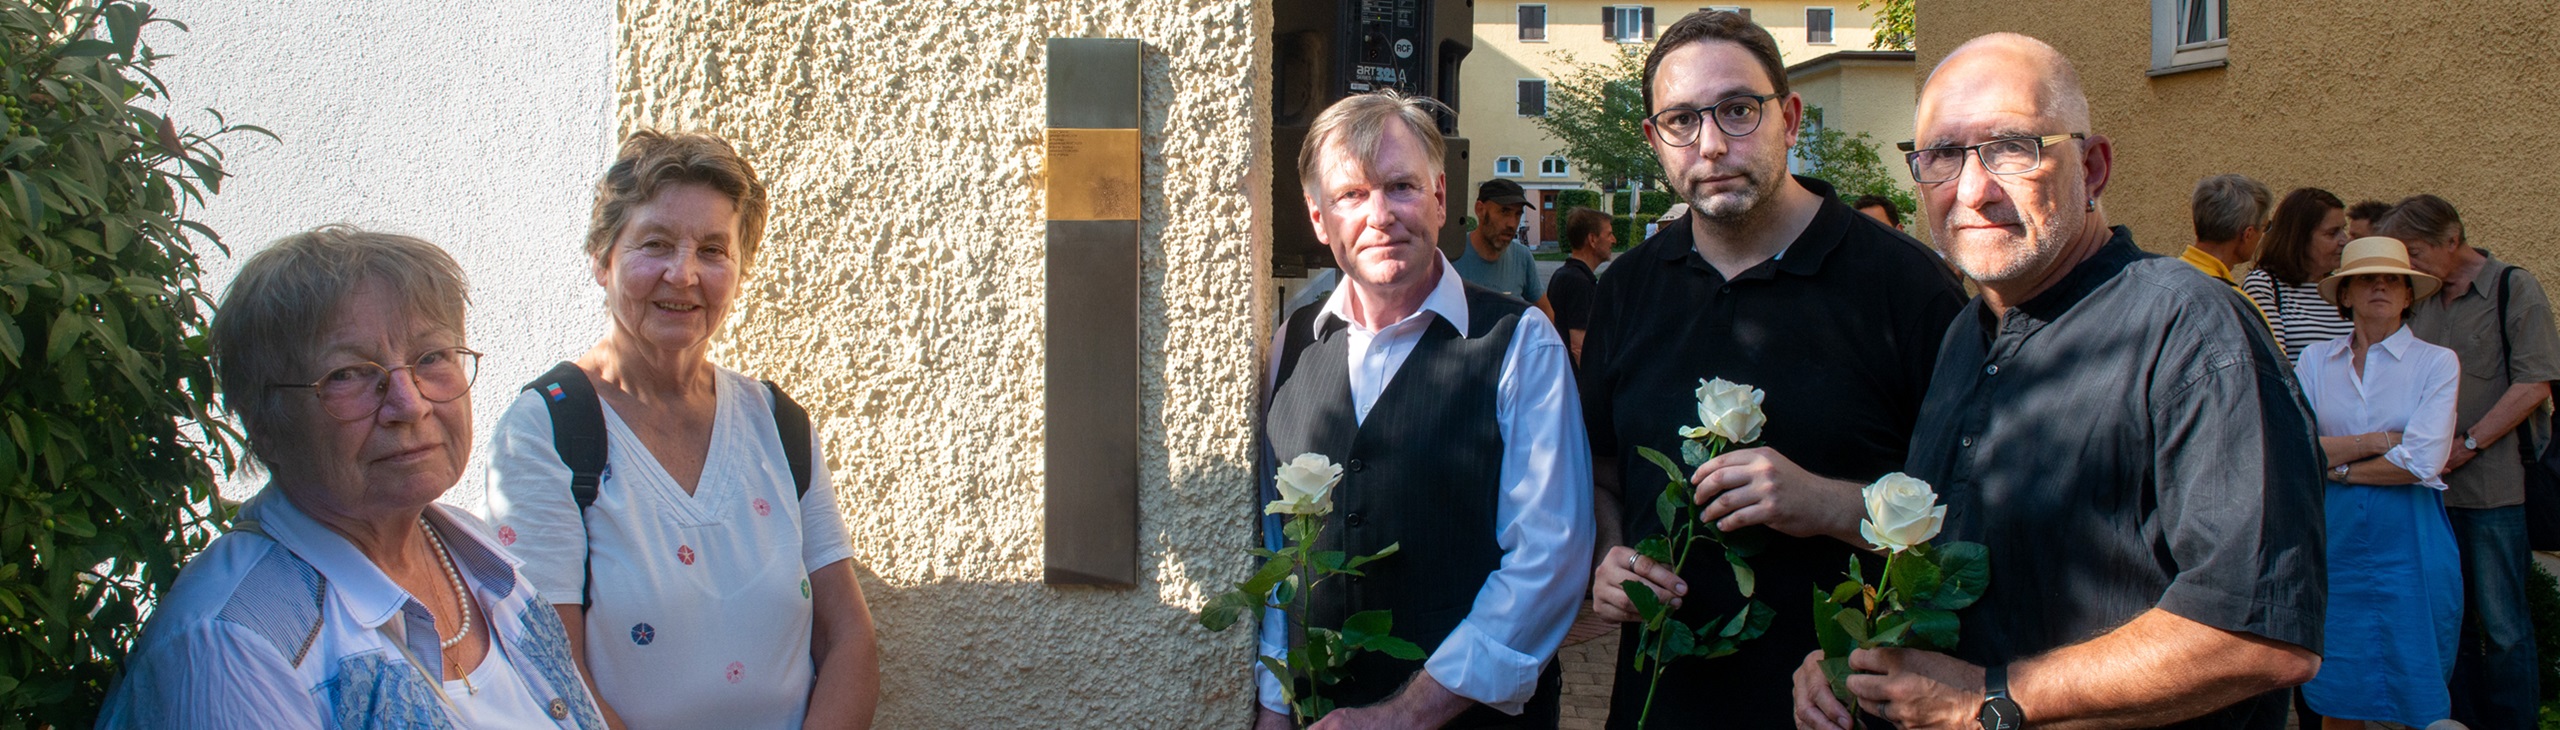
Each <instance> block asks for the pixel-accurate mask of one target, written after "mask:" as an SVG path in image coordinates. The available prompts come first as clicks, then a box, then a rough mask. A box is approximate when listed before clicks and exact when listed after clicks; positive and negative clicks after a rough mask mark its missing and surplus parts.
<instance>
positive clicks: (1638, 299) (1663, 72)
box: [1581, 12, 1964, 728]
mask: <svg viewBox="0 0 2560 730" xmlns="http://www.w3.org/2000/svg"><path fill="white" fill-rule="evenodd" d="M1643 85H1644V86H1643V88H1644V96H1645V103H1646V105H1647V109H1648V112H1649V113H1650V116H1649V118H1648V119H1647V120H1646V121H1645V123H1644V132H1645V136H1646V139H1647V141H1649V142H1650V143H1651V144H1652V146H1653V151H1654V154H1655V155H1656V157H1657V158H1659V159H1660V160H1661V162H1662V169H1663V173H1664V176H1665V177H1666V178H1667V179H1668V180H1669V182H1670V186H1671V188H1672V189H1673V190H1675V191H1678V192H1679V193H1680V195H1681V197H1682V198H1684V199H1685V200H1686V201H1687V202H1688V204H1689V213H1688V215H1687V216H1686V217H1684V218H1681V219H1677V220H1673V221H1668V222H1665V223H1664V224H1663V226H1662V228H1661V230H1660V231H1659V232H1657V233H1656V234H1655V235H1653V236H1651V237H1650V238H1648V239H1647V240H1646V241H1645V242H1644V243H1643V244H1641V245H1639V246H1637V247H1635V248H1634V249H1631V250H1629V251H1628V252H1627V253H1626V254H1624V255H1622V256H1620V257H1619V259H1618V263H1616V264H1614V265H1612V266H1611V267H1610V270H1609V276H1607V277H1605V278H1602V279H1601V280H1600V284H1599V286H1598V289H1597V291H1596V293H1595V295H1594V305H1593V310H1592V315H1591V320H1590V327H1589V329H1588V331H1587V332H1586V335H1585V338H1584V340H1583V349H1582V357H1583V360H1582V365H1583V369H1582V373H1581V375H1582V388H1583V390H1582V393H1583V400H1582V402H1583V406H1584V415H1585V421H1586V422H1587V423H1588V424H1589V431H1590V434H1591V441H1592V446H1593V453H1594V454H1595V455H1598V456H1607V457H1615V458H1616V459H1617V462H1616V465H1615V466H1614V467H1603V468H1616V469H1618V470H1619V471H1618V472H1617V473H1618V475H1619V477H1620V478H1619V479H1618V483H1621V484H1629V485H1660V484H1662V483H1664V475H1663V474H1662V472H1661V471H1660V469H1659V468H1657V467H1655V466H1654V465H1653V464H1652V463H1650V462H1648V461H1645V460H1644V459H1642V458H1638V457H1637V456H1636V451H1635V449H1636V448H1637V447H1639V446H1644V447H1651V448H1653V449H1656V450H1659V451H1661V452H1663V453H1666V454H1676V453H1679V448H1678V446H1679V440H1680V439H1679V436H1678V431H1679V429H1680V428H1681V427H1684V426H1695V425H1699V424H1698V415H1697V406H1696V401H1695V400H1694V398H1693V396H1692V393H1693V392H1694V391H1695V390H1696V389H1697V388H1698V385H1699V381H1701V380H1704V379H1709V378H1723V379H1726V380H1729V381H1733V382H1738V383H1744V384H1747V385H1750V386H1753V387H1756V388H1759V389H1761V391H1762V392H1764V393H1766V394H1767V396H1766V399H1765V400H1764V401H1763V403H1762V405H1763V407H1764V408H1765V410H1766V412H1767V414H1768V423H1767V425H1766V427H1765V428H1764V429H1762V431H1761V441H1760V443H1761V444H1763V445H1765V446H1766V448H1753V449H1745V450H1741V451H1737V452H1735V453H1731V454H1727V455H1724V456H1723V457H1721V458H1718V459H1715V460H1712V461H1709V462H1707V463H1706V464H1704V465H1701V466H1699V467H1698V468H1696V469H1695V470H1694V471H1692V472H1690V473H1688V474H1684V475H1683V477H1684V478H1686V479H1687V480H1688V481H1690V482H1692V483H1693V484H1695V485H1697V491H1696V495H1695V497H1696V499H1697V500H1698V501H1699V502H1700V503H1701V504H1704V505H1705V509H1704V514H1705V516H1706V518H1707V519H1711V520H1716V521H1717V523H1718V524H1719V525H1720V526H1722V527H1723V528H1725V529H1732V530H1750V531H1754V532H1760V533H1766V534H1765V535H1764V537H1765V539H1766V545H1767V547H1766V549H1765V550H1764V551H1762V552H1761V553H1759V554H1758V555H1756V556H1754V557H1752V558H1751V559H1750V561H1751V567H1752V568H1753V569H1754V570H1755V571H1756V572H1757V578H1758V579H1757V581H1756V583H1757V584H1758V589H1759V590H1757V591H1756V593H1757V596H1756V597H1757V598H1758V599H1759V600H1761V601H1762V602H1764V603H1767V604H1768V605H1769V606H1770V608H1772V609H1774V610H1775V615H1776V619H1775V621H1774V622H1773V623H1772V624H1771V626H1770V628H1769V630H1768V632H1767V633H1765V634H1763V635H1762V636H1761V637H1760V638H1758V639H1754V640H1752V641H1749V642H1745V643H1744V644H1742V646H1741V649H1740V651H1739V652H1738V653H1735V654H1733V655H1730V656H1725V657H1719V658H1716V659H1709V660H1688V661H1684V662H1678V663H1673V664H1671V665H1669V669H1668V671H1667V672H1666V673H1665V674H1664V675H1663V678H1662V682H1661V688H1660V690H1659V691H1658V692H1653V693H1651V703H1652V705H1651V707H1652V709H1651V714H1650V716H1649V718H1648V722H1649V724H1650V725H1652V726H1654V727H1735V728H1766V727H1777V726H1784V725H1786V724H1787V723H1788V719H1787V718H1788V714H1789V704H1788V701H1787V691H1788V673H1789V671H1791V670H1792V669H1793V668H1794V666H1795V662H1796V659H1797V658H1799V657H1802V656H1803V655H1804V653H1805V652H1806V651H1809V650H1811V649H1812V648H1813V646H1814V633H1813V624H1812V602H1811V598H1810V594H1809V593H1808V592H1807V591H1806V590H1805V588H1806V587H1808V586H1813V585H1817V584H1822V585H1828V584H1831V583H1837V582H1839V580H1840V578H1839V576H1840V573H1841V572H1842V569H1843V567H1844V566H1846V565H1847V564H1848V562H1849V559H1850V555H1851V554H1852V553H1853V552H1855V550H1856V548H1854V547H1853V544H1858V543H1853V542H1852V541H1855V540H1857V539H1858V538H1857V533H1858V526H1857V515H1858V513H1859V506H1858V505H1859V498H1858V487H1857V485H1858V484H1859V483H1864V482H1866V481H1871V480H1873V479H1875V478H1876V477H1879V476H1883V475H1885V474H1888V473H1891V472H1895V471H1899V470H1901V469H1902V461H1903V452H1904V449H1905V448H1906V447H1907V446H1908V444H1909V440H1910V437H1911V426H1912V423H1913V421H1914V419H1915V418H1916V417H1917V415H1918V413H1919V408H1920V397H1921V394H1922V393H1924V392H1925V391H1926V390H1927V389H1928V379H1929V368H1930V363H1931V361H1932V359H1933V358H1934V357H1935V355H1936V353H1937V343H1938V338H1939V335H1940V334H1941V333H1942V332H1944V331H1945V329H1946V325H1947V322H1948V320H1949V319H1950V318H1952V317H1953V316H1955V312H1956V309H1957V308H1959V307H1961V306H1962V303H1963V296H1964V295H1963V289H1962V288H1961V287H1960V285H1959V284H1958V283H1957V282H1956V280H1955V278H1954V277H1953V275H1951V274H1950V273H1949V272H1948V271H1947V269H1946V267H1945V266H1944V265H1942V264H1940V263H1939V262H1938V258H1937V256H1936V255H1935V254H1933V253H1931V252H1930V251H1929V250H1928V249H1927V248H1926V247H1923V246H1921V245H1920V243H1919V242H1918V241H1915V240H1912V239H1911V238H1910V237H1909V236H1905V235H1903V234H1902V232H1900V231H1898V230H1895V229H1893V228H1890V227H1887V226H1885V225H1884V224H1882V223H1878V222H1876V221H1875V219H1873V218H1869V217H1867V216H1865V215H1862V214H1859V213H1858V212H1857V211H1856V210H1854V209H1851V208H1850V207H1849V206H1848V205H1847V204H1845V203H1843V202H1841V201H1840V200H1839V198H1838V195H1837V194H1836V193H1835V192H1834V191H1833V190H1832V187H1831V185H1830V184H1829V183H1826V182H1823V181H1821V180H1816V179H1813V178H1809V177H1796V176H1791V175H1789V174H1787V156H1788V150H1789V148H1790V147H1792V146H1793V145H1794V144H1795V142H1796V135H1797V130H1798V124H1800V123H1801V122H1802V121H1803V117H1804V102H1803V100H1802V99H1801V98H1800V97H1797V96H1796V95H1794V94H1793V93H1790V92H1789V91H1788V89H1787V77H1786V71H1785V66H1784V65H1783V64H1782V63H1781V61H1780V59H1779V55H1778V50H1777V43H1776V41H1775V40H1774V39H1772V38H1771V37H1770V36H1769V34H1768V32H1767V31H1766V30H1763V29H1761V28H1760V27H1759V26H1757V25H1753V24H1752V23H1751V21H1749V20H1745V19H1743V18H1742V17H1741V16H1740V15H1737V14H1733V13H1727V12H1700V13H1696V14H1693V15H1690V16H1688V17H1686V18H1683V19H1681V20H1680V21H1679V22H1677V23H1674V24H1673V25H1672V26H1671V27H1670V28H1669V29H1667V30H1666V31H1665V32H1664V33H1663V34H1662V37H1661V41H1660V42H1659V43H1658V44H1657V45H1656V46H1655V48H1654V49H1653V52H1652V55H1651V56H1649V57H1648V58H1647V59H1646V60H1645V71H1644V78H1643ZM1817 475H1818V476H1817ZM1628 491H1630V492H1633V493H1634V495H1633V496H1632V497H1629V498H1616V500H1615V503H1616V504H1618V505H1619V506H1620V510H1619V513H1620V514H1622V515H1625V516H1626V517H1625V518H1624V519H1623V520H1622V522H1621V524H1622V526H1623V527H1624V528H1625V538H1624V544H1628V545H1632V544H1635V543H1637V542H1639V541H1641V540H1643V539H1645V538H1647V537H1650V536H1653V535H1655V534H1657V533H1660V532H1661V531H1662V530H1661V524H1660V522H1659V521H1658V520H1657V519H1656V518H1655V516H1654V514H1655V513H1654V510H1653V508H1652V503H1653V495H1655V494H1658V493H1659V492H1658V491H1656V490H1654V489H1641V490H1638V489H1630V490H1628ZM1604 499H1607V498H1604ZM1708 563H1713V564H1712V565H1709V564H1708ZM1592 579H1593V580H1592V582H1593V585H1592V604H1593V605H1592V608H1593V611H1594V612H1595V613H1597V614H1598V615H1599V616H1600V617H1601V618H1603V619H1606V620H1610V621H1619V622H1625V621H1629V620H1631V619H1633V618H1634V612H1633V609H1632V606H1631V604H1630V603H1629V599H1628V597H1627V592H1626V589H1625V588H1624V587H1623V586H1624V584H1625V582H1627V581H1638V582H1640V583H1641V584H1643V585H1644V586H1647V587H1648V589H1649V590H1652V591H1653V592H1654V593H1655V594H1656V595H1657V596H1658V597H1659V598H1662V599H1664V600H1666V601H1667V602H1670V603H1673V604H1675V605H1677V606H1678V610H1677V612H1676V614H1675V615H1676V616H1677V617H1678V619H1679V620H1681V621H1683V622H1686V623H1689V624H1691V625H1697V624H1699V623H1700V622H1702V621H1704V620H1707V619H1708V618H1710V617H1715V616H1729V615H1732V614H1733V613H1734V611H1735V610H1737V609H1739V608H1740V607H1742V606H1743V605H1744V601H1745V600H1746V599H1745V597H1744V596H1743V595H1742V593H1741V591H1740V590H1739V588H1738V586H1737V584H1736V581H1735V579H1734V574H1733V572H1732V570H1731V569H1730V568H1729V567H1727V566H1726V565H1724V564H1723V563H1722V562H1721V561H1693V563H1692V564H1691V565H1690V566H1689V567H1688V569H1687V570H1686V571H1681V572H1678V573H1675V572H1674V571H1673V570H1672V569H1671V568H1669V567H1668V566H1664V565H1659V564H1656V563H1654V562H1653V561H1651V560H1649V559H1645V558H1640V557H1637V556H1636V555H1635V553H1634V551H1633V550H1631V549H1629V548H1627V547H1615V548H1612V549H1611V550H1610V552H1609V553H1608V554H1607V555H1605V556H1603V558H1602V560H1601V563H1600V565H1598V566H1596V567H1595V569H1594V570H1593V575H1592ZM1636 635H1637V629H1636V628H1629V629H1627V630H1626V633H1624V634H1623V635H1622V636H1623V637H1627V638H1623V639H1622V641H1621V643H1620V650H1619V651H1620V659H1619V664H1618V666H1619V667H1621V668H1622V669H1621V670H1620V671H1619V672H1618V675H1617V677H1618V678H1617V686H1616V691H1615V693H1614V697H1613V698H1612V700H1611V708H1610V718H1609V723H1610V726H1611V727H1618V728H1623V727H1632V726H1633V725H1634V724H1635V723H1636V720H1637V719H1638V717H1639V716H1642V715H1644V714H1645V706H1646V702H1647V695H1648V692H1647V689H1648V687H1647V685H1648V684H1649V680H1650V678H1649V676H1648V675H1649V674H1650V672H1636V671H1629V670H1626V669H1624V667H1627V666H1629V664H1628V660H1629V659H1630V658H1631V654H1630V652H1632V651H1633V650H1634V648H1635V644H1636V643H1637V642H1636V641H1634V640H1633V638H1632V637H1634V636H1636Z"/></svg>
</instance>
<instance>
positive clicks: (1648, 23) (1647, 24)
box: [1644, 5, 1653, 41]
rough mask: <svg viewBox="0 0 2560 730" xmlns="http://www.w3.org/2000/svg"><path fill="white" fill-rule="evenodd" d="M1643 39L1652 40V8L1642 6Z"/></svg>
mask: <svg viewBox="0 0 2560 730" xmlns="http://www.w3.org/2000/svg"><path fill="white" fill-rule="evenodd" d="M1644 39H1645V40H1648V41H1649V40H1653V6H1651V5H1647V6H1644Z"/></svg>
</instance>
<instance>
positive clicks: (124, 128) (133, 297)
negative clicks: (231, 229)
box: [0, 0, 265, 729]
mask: <svg viewBox="0 0 2560 730" xmlns="http://www.w3.org/2000/svg"><path fill="white" fill-rule="evenodd" d="M161 25H167V26H171V27H175V28H178V29H180V30H184V26H183V25H180V24H179V23H177V22H176V21H173V20H168V19H164V18H157V17H154V16H153V15H152V9H151V7H150V6H148V5H144V4H141V3H134V2H122V1H119V0H107V1H105V2H101V3H98V4H74V3H73V0H54V1H52V2H47V1H46V0H34V1H33V2H32V3H31V2H30V0H0V109H5V110H6V112H7V122H8V123H7V125H6V127H5V129H0V241H4V242H5V244H0V315H5V316H0V728H5V729H14V728H24V727H30V726H33V727H43V726H48V725H50V726H54V727H87V726H89V725H90V724H91V723H92V722H93V719H92V718H94V716H95V715H96V714H97V710H98V705H99V702H100V701H101V700H102V699H103V697H104V693H105V691H106V687H107V683H108V681H109V680H110V678H111V677H113V676H114V672H115V670H116V667H117V665H118V663H119V662H120V661H121V659H122V658H123V656H124V654H125V652H126V650H127V649H128V648H129V647H131V646H132V642H133V639H134V638H135V635H136V634H137V633H138V631H139V629H140V619H141V612H142V610H143V607H145V606H148V605H150V603H151V602H152V601H153V600H155V599H156V598H157V597H158V596H159V595H161V593H162V592H163V591H165V590H167V589H168V587H169V584H170V582H171V581H172V580H174V579H175V578H176V577H177V573H178V567H179V566H180V565H181V564H182V563H183V562H184V561H185V560H186V559H187V557H188V556H190V555H192V554H193V553H194V552H195V551H196V550H198V549H201V548H202V547H203V546H204V543H205V542H207V541H208V540H209V539H210V537H209V535H210V530H208V529H205V528H207V527H208V526H209V525H210V524H212V523H211V520H214V519H216V517H217V515H215V514H214V512H215V511H216V507H215V504H216V501H217V500H216V493H215V484H214V469H215V468H216V465H220V466H221V467H223V468H228V467H229V466H230V465H231V464H232V463H233V458H234V456H235V449H236V445H237V443H238V438H237V436H236V434H234V433H233V432H232V431H231V430H230V429H229V428H228V427H227V426H225V425H224V424H222V423H221V422H219V421H216V420H214V419H213V418H212V414H211V406H210V405H209V404H210V403H211V395H212V393H213V380H212V379H213V373H212V371H211V368H210V366H209V364H208V363H207V361H206V358H205V348H204V340H203V337H202V335H201V333H202V331H203V329H204V324H205V312H206V311H207V310H209V309H210V303H211V299H210V297H209V296H208V295H207V293H206V292H205V291H204V289H203V287H202V285H201V282H200V274H201V269H200V268H199V265H198V262H197V259H196V255H195V254H194V253H193V251H194V245H195V244H197V243H204V244H211V245H212V246H214V247H216V248H217V249H218V248H219V247H220V246H221V243H220V241H219V240H218V239H216V238H215V236H214V233H213V231H212V230H211V229H208V228H206V227H205V226H204V225H202V224H200V223H197V222H195V221H191V220H188V219H187V218H186V215H187V212H186V211H187V209H188V206H190V205H201V204H202V202H203V196H204V195H205V194H209V193H212V192H214V191H215V188H216V187H217V186H218V185H219V184H220V181H221V180H222V178H223V172H222V153H221V151H220V150H218V149H216V148H215V147H214V146H213V145H212V143H211V137H214V136H220V135H221V134H223V133H225V132H229V131H233V130H246V131H251V132H254V133H258V134H265V132H264V130H258V129H256V128H254V127H245V126H244V127H233V126H222V127H221V129H218V130H216V131H215V132H214V133H213V134H212V135H211V136H208V135H199V134H182V133H180V132H178V131H177V129H176V127H175V126H174V125H173V124H171V123H170V121H169V120H167V119H164V118H162V117H161V116H160V115H159V114H157V113H154V112H153V111H151V110H150V109H148V108H146V107H145V106H144V105H145V104H148V103H150V102H149V101H148V100H155V99H165V98H167V92H166V90H165V89H164V88H163V87H162V86H161V85H160V82H159V79H157V78H156V77H153V76H152V75H151V73H150V72H149V70H148V69H149V67H150V66H151V65H152V63H153V61H155V60H157V59H158V58H160V57H161V56H160V55H159V54H156V53H154V52H153V51H152V50H151V49H150V47H149V46H148V45H146V44H144V43H142V42H141V36H142V33H143V32H144V31H146V30H154V29H156V27H157V26H161ZM216 119H217V122H216V123H217V125H220V124H221V123H220V122H219V115H216Z"/></svg>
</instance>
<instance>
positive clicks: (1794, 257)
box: [1645, 175, 1859, 279]
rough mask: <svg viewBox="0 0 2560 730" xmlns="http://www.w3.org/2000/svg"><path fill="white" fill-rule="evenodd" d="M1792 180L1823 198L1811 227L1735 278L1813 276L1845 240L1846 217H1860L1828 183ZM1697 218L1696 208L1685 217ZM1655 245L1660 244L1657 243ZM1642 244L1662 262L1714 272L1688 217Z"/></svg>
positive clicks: (1801, 177) (1667, 224)
mask: <svg viewBox="0 0 2560 730" xmlns="http://www.w3.org/2000/svg"><path fill="white" fill-rule="evenodd" d="M1795 179H1796V184H1798V185H1802V186H1804V188H1805V189H1806V190H1810V191H1813V194H1814V195H1817V196H1821V198H1822V207H1821V209H1820V210H1818V211H1816V212H1815V213H1814V214H1813V223H1812V224H1811V225H1807V226H1805V228H1804V233H1801V234H1798V235H1797V236H1796V240H1793V241H1789V242H1787V245H1786V247H1785V248H1781V249H1778V254H1777V255H1776V256H1771V257H1769V260H1768V261H1764V262H1761V263H1760V265H1758V266H1754V267H1751V270H1750V271H1747V272H1744V273H1743V274H1742V275H1741V276H1736V277H1734V278H1736V279H1744V278H1752V277H1753V276H1755V275H1756V274H1758V272H1762V271H1764V270H1767V271H1782V272H1786V273H1789V274H1794V275H1797V276H1812V275H1814V274H1816V273H1819V272H1821V271H1822V262H1823V260H1825V259H1827V258H1829V257H1830V256H1831V251H1832V249H1836V248H1839V247H1840V239H1842V238H1845V237H1847V235H1848V233H1849V225H1850V223H1851V221H1850V219H1849V217H1848V216H1851V215H1859V213H1858V212H1857V211H1854V210H1850V209H1849V206H1848V205H1847V204H1845V203H1842V202H1840V193H1839V191H1837V190H1835V189H1833V188H1832V187H1831V183H1827V182H1823V181H1822V180H1820V179H1818V178H1810V177H1805V176H1803V175H1797V176H1795ZM1697 214H1698V211H1697V209H1695V208H1692V209H1690V210H1689V213H1688V215H1697ZM1657 241H1659V242H1660V243H1656V242H1657ZM1645 243H1647V244H1648V245H1654V246H1659V248H1657V249H1655V255H1656V256H1658V257H1660V258H1661V260H1663V261H1664V262H1668V263H1688V264H1689V265H1691V266H1695V267H1698V268H1702V269H1707V270H1709V271H1713V270H1714V267H1712V266H1708V265H1707V260H1706V258H1704V257H1701V256H1699V255H1698V239H1697V233H1696V232H1695V231H1692V230H1691V229H1690V228H1689V218H1688V216H1682V217H1680V219H1679V220H1674V221H1671V222H1669V223H1664V224H1662V228H1661V230H1659V231H1657V232H1655V233H1654V234H1653V238H1649V239H1646V240H1645Z"/></svg>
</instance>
